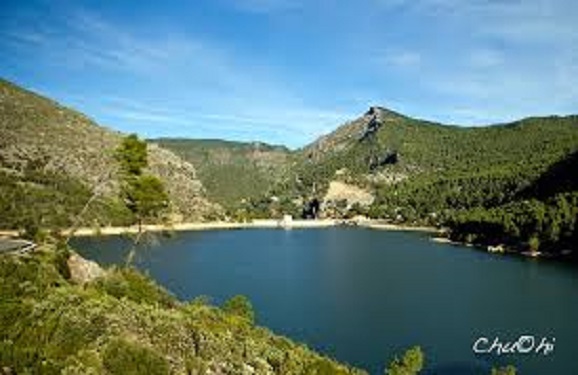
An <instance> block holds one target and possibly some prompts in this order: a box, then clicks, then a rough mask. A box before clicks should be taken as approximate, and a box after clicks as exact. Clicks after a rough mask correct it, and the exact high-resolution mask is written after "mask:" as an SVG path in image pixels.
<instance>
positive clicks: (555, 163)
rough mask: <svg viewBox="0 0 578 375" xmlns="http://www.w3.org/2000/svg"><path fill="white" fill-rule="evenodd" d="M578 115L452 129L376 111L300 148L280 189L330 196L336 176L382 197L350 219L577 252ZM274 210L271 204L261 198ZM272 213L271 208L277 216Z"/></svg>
mask: <svg viewBox="0 0 578 375" xmlns="http://www.w3.org/2000/svg"><path fill="white" fill-rule="evenodd" d="M577 150H578V116H566V117H557V116H552V117H544V118H528V119H525V120H521V121H517V122H514V123H511V124H505V125H495V126H488V127H481V128H463V127H455V126H445V125H440V124H435V123H430V122H426V121H421V120H415V119H411V118H408V117H405V116H402V115H399V114H396V113H394V112H391V111H387V110H384V109H380V108H372V109H371V110H370V111H369V112H368V113H367V114H366V115H365V116H364V117H362V118H360V119H358V120H356V121H353V122H351V123H349V124H346V125H344V126H343V127H341V128H339V129H337V130H336V131H335V132H334V133H332V134H329V135H328V136H326V137H324V138H322V139H320V140H318V141H317V142H315V143H313V144H311V145H309V146H307V147H305V148H304V149H303V150H300V152H299V154H298V156H297V160H298V162H297V163H296V165H295V166H294V167H293V168H292V169H291V170H290V172H289V173H288V174H287V175H286V176H285V179H284V180H283V182H282V183H279V184H277V185H276V186H275V187H274V188H273V189H272V190H271V191H272V194H274V195H276V196H278V197H280V200H281V201H294V200H295V199H296V198H302V199H303V198H304V199H311V198H313V197H318V198H321V199H322V198H323V194H324V192H325V191H326V189H327V186H328V184H329V182H330V181H332V180H343V181H346V182H348V183H353V184H355V185H358V186H361V187H365V188H366V189H367V190H368V191H371V192H373V194H374V196H375V201H374V203H373V204H372V205H371V206H367V207H360V206H359V205H352V204H349V205H347V204H345V205H344V206H345V207H346V208H347V209H348V210H349V215H347V214H345V215H344V216H345V217H347V216H352V215H353V214H366V215H368V216H370V217H372V218H376V219H384V220H387V221H391V222H398V223H407V224H414V225H418V224H419V225H423V224H425V225H433V226H445V227H449V229H450V234H451V237H452V238H454V239H456V240H460V241H471V242H475V243H483V244H504V245H508V246H510V247H511V248H515V249H518V250H525V249H526V250H541V251H546V252H550V253H560V252H561V251H563V250H577V249H576V243H578V242H577V241H576V240H575V239H576V228H575V223H576V212H577V210H578V209H577V205H576V198H575V195H576V192H577V191H578V175H577V174H576V172H575V171H576V170H578V164H577V163H576V160H577V159H578V156H577V155H578V154H577ZM255 201H256V202H261V204H260V205H253V207H254V208H255V209H256V210H257V211H258V212H267V208H266V207H265V208H264V207H263V206H266V205H268V206H269V207H270V206H271V204H270V203H267V202H266V200H265V199H261V200H260V201H259V200H255ZM272 211H273V210H272V209H269V212H272Z"/></svg>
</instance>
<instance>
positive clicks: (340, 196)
mask: <svg viewBox="0 0 578 375" xmlns="http://www.w3.org/2000/svg"><path fill="white" fill-rule="evenodd" d="M373 199H374V197H373V195H372V194H371V193H370V192H368V191H367V190H364V189H361V188H359V187H357V186H355V185H349V184H346V183H344V182H341V181H331V182H330V183H329V189H327V194H325V198H324V201H325V202H331V201H333V202H339V201H347V204H348V205H352V204H355V203H357V204H360V205H362V206H368V205H370V204H371V203H373Z"/></svg>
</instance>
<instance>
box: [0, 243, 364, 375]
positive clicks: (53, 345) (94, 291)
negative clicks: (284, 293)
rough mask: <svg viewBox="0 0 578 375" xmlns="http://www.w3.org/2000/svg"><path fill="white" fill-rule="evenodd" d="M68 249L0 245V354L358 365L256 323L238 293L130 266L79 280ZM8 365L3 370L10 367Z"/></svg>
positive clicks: (193, 363)
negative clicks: (189, 289)
mask: <svg viewBox="0 0 578 375" xmlns="http://www.w3.org/2000/svg"><path fill="white" fill-rule="evenodd" d="M68 253H69V250H67V249H65V248H58V247H57V246H56V245H50V246H44V247H43V248H41V249H40V250H39V251H38V252H36V253H33V254H28V255H20V256H19V255H15V254H6V255H0V363H1V364H2V366H3V368H4V370H6V369H7V368H8V369H11V371H13V372H14V373H42V374H56V373H58V374H60V373H66V374H83V375H84V374H144V373H147V374H169V373H181V374H205V373H226V374H249V373H276V374H356V373H358V374H361V373H363V372H362V371H359V370H355V369H352V368H349V367H347V366H344V365H340V364H338V363H336V362H335V361H333V360H331V359H329V358H325V357H322V356H320V355H318V354H316V353H314V352H313V351H311V350H310V349H308V348H307V347H305V346H303V345H299V344H296V343H293V342H292V341H290V340H288V339H286V338H283V337H280V336H276V335H274V334H272V333H271V332H269V331H268V330H267V329H264V328H261V327H257V326H255V325H254V323H253V312H252V308H251V306H250V303H248V301H247V300H246V299H244V298H242V297H237V298H234V299H233V300H231V301H230V302H228V303H227V304H226V305H225V308H224V309H220V308H218V307H215V306H211V305H210V304H208V303H207V302H205V300H203V299H197V300H193V301H190V302H180V301H178V300H176V299H175V298H174V297H173V296H172V295H170V294H169V293H168V292H166V291H165V290H164V289H162V288H161V287H159V286H158V285H156V284H155V283H154V282H153V281H151V280H150V279H149V278H147V277H145V276H143V275H142V274H140V273H138V272H137V271H136V270H134V269H132V268H112V269H109V270H108V271H107V272H106V274H105V276H104V277H102V278H100V279H96V280H94V281H92V282H90V283H88V284H85V285H77V284H75V283H74V282H72V281H71V280H70V272H69V270H68V268H67V263H66V259H67V257H68ZM6 371H9V370H6Z"/></svg>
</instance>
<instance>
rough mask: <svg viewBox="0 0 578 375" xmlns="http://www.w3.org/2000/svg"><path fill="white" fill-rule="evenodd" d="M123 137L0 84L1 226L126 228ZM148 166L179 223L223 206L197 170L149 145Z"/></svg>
mask: <svg viewBox="0 0 578 375" xmlns="http://www.w3.org/2000/svg"><path fill="white" fill-rule="evenodd" d="M121 139H122V134H120V133H118V132H115V131H112V130H109V129H106V128H103V127H100V126H98V125H97V124H96V123H94V122H93V121H92V120H90V119H89V118H87V117H86V116H84V115H83V114H81V113H78V112H76V111H74V110H72V109H69V108H66V107H64V106H61V105H60V104H58V103H56V102H54V101H52V100H50V99H47V98H44V97H42V96H39V95H37V94H35V93H32V92H30V91H27V90H24V89H22V88H20V87H18V86H16V85H14V84H12V83H9V82H7V81H3V80H0V212H1V213H2V214H1V215H0V228H3V229H6V228H22V227H23V226H29V225H36V226H43V227H60V226H62V225H70V224H71V223H72V221H73V217H74V215H76V214H78V213H79V212H80V210H81V209H82V207H83V206H84V205H85V204H86V202H87V201H88V199H90V197H91V195H93V193H95V192H97V191H99V192H101V193H102V194H98V199H97V200H96V201H95V202H94V203H93V204H92V205H91V209H90V210H89V211H88V212H86V214H85V215H84V216H83V220H84V224H85V225H92V224H94V223H97V222H98V223H100V224H101V225H107V224H116V225H119V224H126V223H127V220H129V219H130V218H129V213H128V212H127V211H126V208H125V207H124V205H123V204H122V202H120V201H119V198H118V191H119V182H118V174H117V172H118V170H117V169H118V165H117V164H118V163H117V162H116V161H115V156H114V154H115V150H116V148H117V147H118V145H119V144H120V141H121ZM148 149H149V150H148V151H149V152H148V154H149V158H148V159H149V160H148V161H149V169H150V171H151V173H152V174H153V175H155V176H157V177H159V178H160V179H161V180H162V181H163V183H164V184H165V185H166V188H167V191H168V193H169V195H170V200H171V211H172V213H173V216H174V217H175V218H180V219H184V220H201V219H203V218H210V217H212V216H213V215H214V213H215V212H217V211H218V208H217V207H216V206H214V205H213V204H211V203H209V202H208V200H207V199H206V198H205V192H204V188H203V186H202V184H201V183H200V182H199V180H198V178H197V177H196V171H195V168H194V167H193V166H192V165H191V164H190V163H187V162H185V161H183V160H182V159H180V158H179V157H178V156H176V155H175V154H174V153H172V152H170V151H168V150H165V149H162V148H160V147H158V146H156V145H149V147H148Z"/></svg>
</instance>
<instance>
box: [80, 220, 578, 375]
mask: <svg viewBox="0 0 578 375" xmlns="http://www.w3.org/2000/svg"><path fill="white" fill-rule="evenodd" d="M74 246H76V247H77V248H78V249H79V250H80V253H81V254H82V255H84V256H86V257H87V258H90V259H94V260H96V261H98V262H100V263H101V264H114V263H121V262H123V259H124V257H125V256H126V249H127V248H128V247H129V240H127V239H126V238H122V237H101V238H78V239H75V240H74ZM135 259H136V265H137V266H138V267H139V268H141V269H143V270H146V271H147V272H148V273H149V274H150V275H151V276H152V277H153V278H154V279H156V280H157V281H158V282H159V283H160V284H162V285H163V286H165V287H166V288H168V289H169V290H170V291H172V292H173V293H174V294H176V295H177V296H178V297H179V298H180V299H182V300H189V299H192V298H194V297H196V296H200V295H206V296H210V297H211V299H212V301H213V302H214V303H215V304H221V303H222V302H223V301H225V300H226V299H228V298H230V297H232V296H234V295H236V294H244V295H246V296H248V297H249V298H250V300H251V301H252V303H253V305H254V308H255V310H256V313H257V322H258V324H260V325H263V326H266V327H268V328H271V329H272V330H273V331H274V332H276V333H279V334H283V335H286V336H288V337H290V338H292V339H295V340H298V341H301V342H304V343H306V344H308V345H309V346H310V347H313V348H315V349H317V350H319V351H321V352H323V353H325V354H328V355H330V356H332V357H334V358H336V359H338V360H340V361H344V362H348V363H350V364H352V365H355V366H358V367H361V368H364V369H366V370H368V371H369V372H370V373H372V374H381V373H383V368H384V365H385V364H386V363H388V362H389V361H390V360H391V359H392V357H393V356H394V355H396V354H401V353H403V351H404V349H406V348H408V347H410V346H412V345H420V346H421V347H422V349H423V350H424V352H425V355H426V363H427V372H425V373H427V374H489V369H490V368H491V367H492V366H495V365H499V364H514V365H515V366H516V367H517V368H518V370H519V373H521V374H522V375H525V374H578V359H577V358H576V355H577V354H578V268H577V267H576V266H575V265H571V264H563V263H560V262H555V261H544V260H536V259H527V258H521V257H516V256H507V255H499V254H489V253H486V252H482V251H476V250H474V249H471V248H467V247H462V246H453V245H448V244H439V243H434V242H432V241H430V240H429V237H428V235H426V234H423V233H413V232H395V231H381V230H372V229H363V228H345V227H343V228H341V227H335V228H327V229H300V230H295V229H294V230H280V229H245V230H220V231H219V230H215V231H196V232H180V233H176V234H175V235H174V236H173V237H167V238H165V237H157V241H153V242H152V243H150V244H148V245H146V246H143V247H141V248H140V249H139V250H138V253H137V256H136V258H135ZM522 335H533V336H534V337H535V339H536V341H540V340H541V339H542V338H543V337H544V338H546V339H547V340H548V342H554V343H555V345H554V350H553V352H551V353H550V354H548V355H544V354H543V353H540V354H536V353H531V354H530V353H529V354H504V355H501V356H498V355H497V354H496V353H495V352H494V353H493V354H474V352H473V350H472V346H473V344H474V342H475V341H476V340H477V339H478V338H479V337H487V338H488V339H490V340H493V339H494V338H495V337H498V338H499V339H500V340H501V341H502V342H506V341H515V340H517V339H518V337H520V336H522ZM552 339H554V340H555V341H552Z"/></svg>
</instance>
